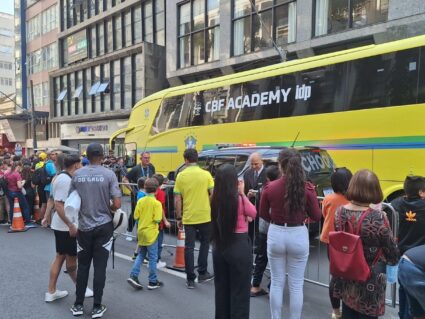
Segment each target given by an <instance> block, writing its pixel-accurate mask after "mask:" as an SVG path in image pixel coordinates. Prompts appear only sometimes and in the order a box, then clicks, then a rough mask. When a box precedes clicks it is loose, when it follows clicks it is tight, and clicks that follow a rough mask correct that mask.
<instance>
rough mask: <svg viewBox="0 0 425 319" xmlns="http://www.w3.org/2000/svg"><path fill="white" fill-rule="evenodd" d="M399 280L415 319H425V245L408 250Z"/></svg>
mask: <svg viewBox="0 0 425 319" xmlns="http://www.w3.org/2000/svg"><path fill="white" fill-rule="evenodd" d="M398 279H399V281H400V283H401V284H402V285H403V287H404V290H405V294H406V297H407V301H408V305H409V307H410V311H411V313H412V315H413V318H414V319H425V245H421V246H417V247H414V248H411V249H409V250H407V251H406V252H405V253H404V255H403V256H402V257H401V260H400V265H399V269H398Z"/></svg>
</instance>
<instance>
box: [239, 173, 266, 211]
mask: <svg viewBox="0 0 425 319" xmlns="http://www.w3.org/2000/svg"><path fill="white" fill-rule="evenodd" d="M243 180H244V182H245V194H248V191H249V190H250V189H255V190H259V189H260V188H262V187H263V186H264V185H265V184H266V181H267V179H266V168H265V167H264V168H263V170H262V171H261V173H260V175H259V176H258V179H257V182H255V181H254V170H253V169H252V168H250V169H248V170H247V171H246V172H245V175H244V176H243ZM258 199H259V198H257V204H259V200H258ZM251 202H254V201H253V200H251Z"/></svg>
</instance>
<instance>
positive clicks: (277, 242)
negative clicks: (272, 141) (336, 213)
mask: <svg viewBox="0 0 425 319" xmlns="http://www.w3.org/2000/svg"><path fill="white" fill-rule="evenodd" d="M278 161H279V165H280V168H281V171H282V175H283V176H282V177H281V178H279V179H277V180H275V181H273V182H270V183H269V184H267V185H266V186H265V188H264V190H263V193H262V195H261V203H260V215H261V218H263V219H264V220H266V221H267V222H269V223H270V227H269V231H268V233H267V237H268V238H267V257H268V259H269V263H270V271H271V281H272V282H271V287H270V309H271V318H272V319H278V318H281V314H282V300H283V291H284V287H285V280H286V273H288V284H289V301H290V303H289V313H290V315H289V318H291V319H299V318H301V311H302V305H303V285H304V271H305V267H306V264H307V259H308V255H309V237H308V229H307V227H306V226H305V224H304V221H305V218H306V216H308V217H310V218H311V219H312V220H313V221H319V220H320V218H321V211H320V208H319V204H318V201H317V195H316V192H315V190H314V185H313V184H311V183H310V182H307V181H306V177H305V175H304V169H303V167H302V164H301V155H300V153H299V152H298V151H297V150H295V149H292V148H288V149H284V150H282V151H280V153H279V157H278Z"/></svg>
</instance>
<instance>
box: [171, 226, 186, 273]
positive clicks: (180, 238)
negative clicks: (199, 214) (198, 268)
mask: <svg viewBox="0 0 425 319" xmlns="http://www.w3.org/2000/svg"><path fill="white" fill-rule="evenodd" d="M185 238H186V235H185V232H184V229H183V228H182V229H180V228H179V232H178V234H177V245H176V259H175V260H174V265H173V268H176V269H180V270H182V269H184V268H185V262H184V240H185Z"/></svg>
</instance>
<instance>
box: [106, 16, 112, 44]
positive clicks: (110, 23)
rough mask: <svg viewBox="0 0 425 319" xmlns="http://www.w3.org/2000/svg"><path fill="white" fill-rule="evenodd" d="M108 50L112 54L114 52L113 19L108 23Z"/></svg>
mask: <svg viewBox="0 0 425 319" xmlns="http://www.w3.org/2000/svg"><path fill="white" fill-rule="evenodd" d="M106 32H107V36H106V48H107V51H108V52H112V51H113V50H114V39H113V36H114V32H113V30H112V19H108V20H107V21H106Z"/></svg>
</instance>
